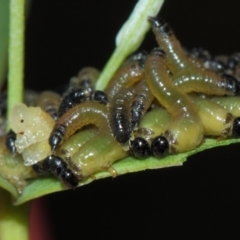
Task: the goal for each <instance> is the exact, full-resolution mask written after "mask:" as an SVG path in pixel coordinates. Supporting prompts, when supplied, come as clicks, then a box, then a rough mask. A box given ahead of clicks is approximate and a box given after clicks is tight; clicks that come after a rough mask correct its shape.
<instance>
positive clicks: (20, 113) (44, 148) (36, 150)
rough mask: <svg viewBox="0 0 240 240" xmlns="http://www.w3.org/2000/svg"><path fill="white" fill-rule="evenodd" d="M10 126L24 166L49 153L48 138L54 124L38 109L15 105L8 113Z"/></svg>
mask: <svg viewBox="0 0 240 240" xmlns="http://www.w3.org/2000/svg"><path fill="white" fill-rule="evenodd" d="M9 121H10V125H11V128H12V130H13V131H14V132H15V133H16V135H17V138H16V141H15V146H16V148H17V152H18V153H22V156H23V159H24V164H25V165H26V166H27V165H32V164H34V163H36V162H38V161H40V160H42V159H44V158H45V157H47V156H48V155H49V154H50V153H51V149H50V145H49V144H48V138H49V135H50V132H51V130H52V129H53V126H54V124H55V122H54V120H53V119H52V117H51V116H50V115H49V114H48V113H46V112H44V111H43V110H42V109H41V108H40V107H27V106H26V105H25V104H22V103H19V104H16V105H15V106H14V107H13V108H12V110H11V112H10V119H9Z"/></svg>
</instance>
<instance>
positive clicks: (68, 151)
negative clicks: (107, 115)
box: [57, 128, 98, 161]
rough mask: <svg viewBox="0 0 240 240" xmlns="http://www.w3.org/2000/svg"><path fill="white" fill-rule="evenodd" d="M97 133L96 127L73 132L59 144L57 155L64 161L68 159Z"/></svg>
mask: <svg viewBox="0 0 240 240" xmlns="http://www.w3.org/2000/svg"><path fill="white" fill-rule="evenodd" d="M97 134H98V129H96V128H89V129H85V130H82V131H80V132H78V133H76V134H74V135H73V136H71V137H70V138H69V139H68V140H67V141H65V142H64V143H63V144H62V145H61V146H60V148H59V149H58V150H57V155H58V156H60V157H62V158H64V159H65V160H66V161H68V160H70V159H71V157H72V156H73V154H74V153H76V152H77V151H78V150H79V148H80V147H81V146H82V145H83V144H85V143H86V142H87V141H89V140H90V139H92V138H94V137H95V136H96V135H97Z"/></svg>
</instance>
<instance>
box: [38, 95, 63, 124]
mask: <svg viewBox="0 0 240 240" xmlns="http://www.w3.org/2000/svg"><path fill="white" fill-rule="evenodd" d="M60 102H61V96H60V95H59V94H58V93H55V92H52V91H44V92H42V93H41V94H39V96H38V99H37V106H39V107H41V108H42V109H43V111H45V112H47V113H49V114H50V116H51V117H52V118H53V119H54V120H57V112H58V108H59V106H60Z"/></svg>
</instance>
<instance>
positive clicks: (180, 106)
mask: <svg viewBox="0 0 240 240" xmlns="http://www.w3.org/2000/svg"><path fill="white" fill-rule="evenodd" d="M145 76H146V81H147V83H148V86H149V88H150V89H151V91H152V93H153V95H154V96H155V97H156V98H157V99H158V101H159V102H160V103H161V105H162V106H163V107H165V108H166V110H167V111H168V112H169V113H170V115H171V117H172V122H171V124H170V125H169V128H168V130H167V131H166V132H165V133H164V136H165V137H166V138H167V139H168V141H169V145H170V149H169V152H170V153H174V152H185V151H189V150H192V149H194V148H196V147H197V146H198V145H199V144H200V143H201V141H202V138H203V125H202V122H201V120H200V118H199V115H198V114H197V111H196V108H195V106H194V105H193V103H192V102H191V100H190V99H189V98H188V97H187V95H185V94H183V93H182V92H181V91H180V90H179V89H178V88H177V87H176V86H174V84H173V82H172V80H171V79H170V77H169V75H168V73H167V65H166V59H165V54H164V53H163V51H161V50H160V49H155V50H153V52H152V53H151V54H150V55H149V57H148V58H147V60H146V62H145Z"/></svg>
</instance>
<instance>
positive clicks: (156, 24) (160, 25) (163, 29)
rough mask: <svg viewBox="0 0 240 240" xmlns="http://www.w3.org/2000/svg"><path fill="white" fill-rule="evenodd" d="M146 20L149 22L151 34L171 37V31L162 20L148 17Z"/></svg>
mask: <svg viewBox="0 0 240 240" xmlns="http://www.w3.org/2000/svg"><path fill="white" fill-rule="evenodd" d="M148 20H149V21H150V23H151V25H152V29H153V32H154V34H155V35H156V36H157V34H159V33H160V34H163V35H166V36H170V35H172V29H171V27H170V26H169V25H168V23H167V22H166V21H165V20H164V19H162V18H158V17H148Z"/></svg>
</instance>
